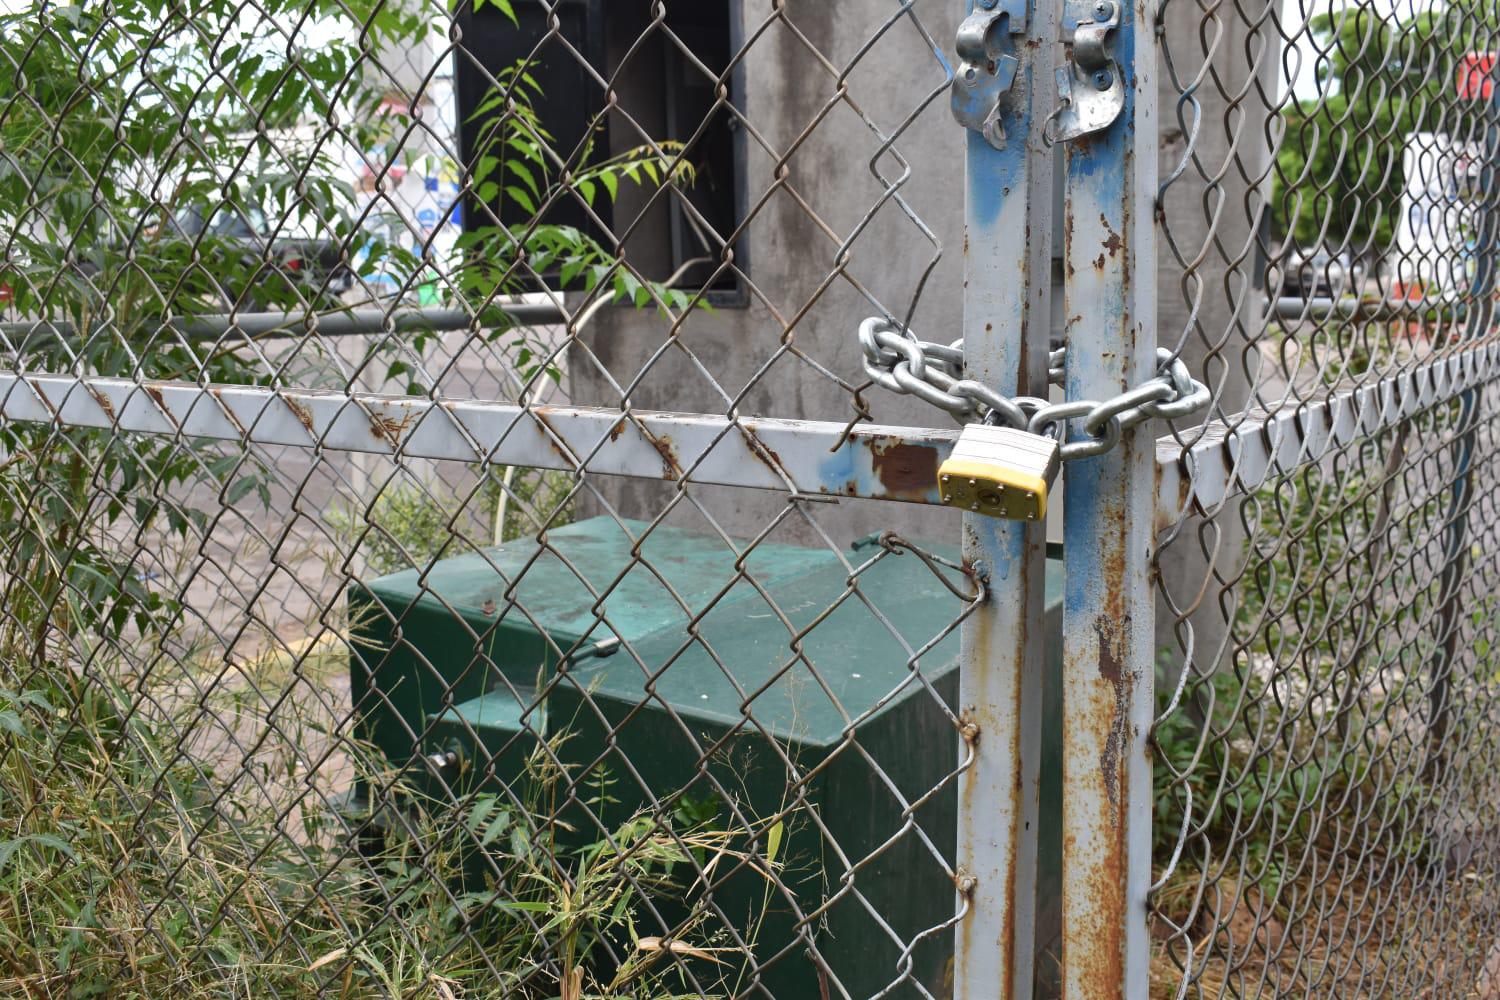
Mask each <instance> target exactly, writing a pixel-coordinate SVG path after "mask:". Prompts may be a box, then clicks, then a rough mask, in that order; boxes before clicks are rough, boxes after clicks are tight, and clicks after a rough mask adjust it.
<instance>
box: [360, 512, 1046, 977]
mask: <svg viewBox="0 0 1500 1000" xmlns="http://www.w3.org/2000/svg"><path fill="white" fill-rule="evenodd" d="M647 532H648V526H647V525H645V524H643V523H640V522H634V521H616V520H615V519H613V518H593V519H590V520H587V521H583V522H580V523H577V524H573V525H569V526H567V527H564V528H559V529H556V530H553V531H550V532H548V534H547V541H546V545H545V546H542V545H539V544H538V543H537V542H536V541H535V540H532V539H528V540H525V541H518V542H512V543H508V544H506V545H503V546H499V547H497V548H493V549H486V550H484V551H482V552H477V553H473V554H470V555H464V556H460V557H456V558H452V559H447V560H443V561H440V562H438V563H437V564H435V565H433V566H432V567H430V568H428V569H427V570H425V571H422V572H419V571H416V570H412V571H407V572H403V573H396V574H393V575H391V576H387V577H383V578H380V579H378V580H374V581H372V582H369V583H367V584H362V585H355V586H353V587H351V588H350V591H349V595H348V597H349V602H350V607H351V615H352V618H353V621H354V622H355V632H356V637H357V638H356V642H355V651H356V654H357V655H355V656H353V657H352V658H351V675H352V676H351V682H352V691H353V697H354V704H355V706H356V710H357V711H358V713H359V716H360V720H361V727H362V732H363V734H364V735H365V737H366V738H368V739H369V740H370V741H371V742H373V743H374V744H375V745H376V746H377V747H378V748H379V749H380V750H381V751H382V752H383V753H384V754H385V756H386V757H387V759H388V760H389V761H390V762H391V763H392V764H393V765H394V766H398V767H405V768H407V770H408V773H409V774H410V775H411V776H412V778H413V780H415V781H416V782H418V783H426V784H428V785H434V786H436V787H438V788H444V787H446V788H463V789H465V790H470V789H473V788H476V787H479V788H482V787H484V786H485V785H486V784H487V783H496V782H503V783H505V784H507V785H510V786H512V787H513V786H514V783H515V782H516V781H517V780H518V779H519V778H520V776H521V774H522V772H523V768H524V765H525V761H526V759H527V757H528V755H529V754H530V753H531V751H532V750H533V749H534V747H535V746H536V741H537V739H538V738H539V736H545V737H549V738H550V737H552V736H554V735H556V734H558V733H566V734H567V736H568V738H567V740H566V741H565V742H563V744H562V751H561V753H562V755H563V759H564V761H565V762H566V763H569V764H571V765H575V766H576V767H578V768H579V773H592V774H598V775H602V774H607V775H608V776H609V779H610V782H611V784H610V789H609V790H610V796H611V798H612V799H613V800H614V801H613V802H611V803H610V805H609V808H610V809H613V810H615V811H614V812H613V813H611V814H609V815H605V816H602V817H599V819H600V820H602V821H603V823H604V824H605V825H606V826H608V825H611V824H615V823H618V822H621V821H623V820H624V819H626V818H628V817H629V816H630V815H631V814H633V813H634V812H636V811H638V810H640V809H642V808H647V807H650V806H651V805H653V804H654V803H661V802H663V801H668V802H670V801H673V800H674V797H676V796H679V795H685V796H686V797H687V798H688V799H689V800H691V801H695V802H700V803H702V802H709V803H714V804H716V805H717V808H718V810H719V812H718V817H719V822H720V823H722V824H723V825H724V826H725V827H727V828H740V827H741V825H742V824H741V820H749V821H751V822H754V823H757V824H760V825H761V827H762V828H763V827H764V826H766V825H769V823H770V822H771V821H773V820H774V818H775V817H783V818H784V820H783V826H782V831H783V832H782V836H783V840H782V843H781V845H780V847H779V849H778V857H777V861H778V863H780V864H781V865H782V866H783V867H782V868H781V870H780V871H779V873H778V877H779V880H780V882H781V883H782V884H783V885H784V886H785V887H786V891H781V890H775V889H773V890H772V891H770V892H769V894H768V892H767V883H766V881H765V880H764V879H763V878H762V877H761V876H759V875H757V874H756V873H755V872H754V871H752V870H749V869H748V868H743V867H742V868H741V870H740V871H738V872H736V873H735V874H733V875H730V876H728V877H726V878H725V879H724V881H723V884H721V885H717V886H716V887H715V890H714V894H713V898H714V902H715V904H716V905H717V906H718V908H719V914H718V916H719V917H720V920H721V922H722V925H724V926H732V927H737V928H741V929H743V928H744V926H745V925H746V923H747V921H751V920H752V919H753V918H754V917H755V916H758V917H759V919H758V920H755V921H754V922H755V925H756V926H757V927H758V931H757V933H756V934H755V937H754V940H753V942H751V945H752V947H753V950H754V953H755V956H756V959H757V961H758V962H759V963H760V964H761V965H762V966H764V971H763V973H762V982H763V984H764V986H765V988H766V990H767V991H769V993H770V994H771V995H773V996H778V997H781V996H786V997H801V996H808V997H817V996H820V995H829V996H832V995H838V990H837V989H836V988H834V987H833V986H832V985H831V983H830V984H829V985H828V988H827V990H826V991H824V990H823V988H822V985H821V984H820V981H819V980H820V977H822V976H826V975H829V974H831V975H832V976H834V977H836V978H837V981H838V982H839V983H841V984H842V985H843V987H844V989H846V990H847V991H848V993H849V995H851V996H854V997H860V996H872V995H875V994H877V993H880V992H881V991H882V990H883V989H885V988H886V987H887V986H889V985H890V984H891V983H892V982H895V981H896V980H897V979H898V978H900V977H901V975H902V974H903V971H904V970H906V969H908V968H909V969H910V973H911V976H912V977H913V978H915V979H916V980H917V981H919V982H920V983H922V985H923V986H924V987H925V988H926V989H927V990H928V991H929V992H931V993H932V994H933V995H935V996H944V995H948V994H950V993H951V963H950V958H951V955H952V950H953V941H952V934H951V932H947V931H945V932H937V933H930V934H926V935H924V934H923V932H924V931H929V930H931V929H933V928H936V927H938V926H940V925H942V924H943V923H944V922H945V921H947V920H948V919H949V918H950V917H951V915H952V912H953V904H954V896H953V888H952V882H951V880H950V878H949V876H948V875H947V872H946V870H945V864H944V862H946V866H947V867H950V868H951V866H952V863H953V853H954V844H955V842H956V836H957V835H956V822H955V815H956V808H957V793H956V776H955V771H956V769H957V767H958V761H959V742H960V741H959V739H958V736H957V733H956V729H955V727H954V725H953V721H952V719H951V718H950V716H949V712H950V711H954V710H956V707H957V704H958V671H957V666H958V632H957V629H952V628H951V626H952V625H953V622H954V620H955V618H956V617H957V615H958V613H959V611H960V610H961V607H962V602H961V601H960V599H959V598H958V597H956V596H955V595H954V593H953V592H952V591H951V590H949V589H948V587H947V586H945V585H944V583H943V581H942V580H940V579H939V578H938V577H937V576H936V575H934V573H933V572H932V571H931V570H930V569H929V568H928V567H927V566H926V565H924V564H923V563H922V562H921V561H919V560H918V559H916V558H914V557H911V556H902V555H894V554H893V555H890V556H887V557H886V558H884V559H882V560H880V561H879V562H878V563H876V564H875V565H874V566H873V567H871V568H869V569H867V570H866V571H864V572H863V573H860V574H859V575H858V577H857V578H856V579H857V586H851V583H850V572H849V568H848V567H851V566H852V567H859V566H861V565H862V564H864V563H865V562H867V561H868V560H869V559H870V557H871V556H872V555H874V554H875V553H876V552H877V551H878V549H873V548H870V547H863V548H860V547H858V546H857V547H856V551H851V552H849V553H846V554H844V557H843V558H840V556H839V554H836V553H834V552H831V551H828V550H826V549H822V550H817V549H808V548H803V547H799V546H792V545H783V544H775V543H770V542H762V543H760V544H758V545H756V546H754V547H753V548H750V549H749V551H748V553H746V554H745V555H744V556H743V558H742V559H739V560H738V561H737V557H736V555H735V551H736V550H739V551H743V550H744V548H745V546H744V544H743V543H733V544H734V548H731V543H729V542H726V540H725V539H723V538H722V537H719V536H715V535H709V534H698V533H694V532H688V531H683V530H680V529H677V528H671V527H657V528H655V529H650V530H649V534H648V533H647ZM642 536H644V541H641V542H639V548H638V549H637V544H638V543H637V540H638V539H641V538H642ZM636 551H638V552H639V558H636V557H635V556H634V555H633V553H634V552H636ZM947 554H949V555H952V553H947ZM846 562H847V565H846ZM952 579H953V581H954V582H955V583H956V585H959V586H960V588H961V587H962V585H963V581H962V578H961V577H959V576H958V574H957V573H953V574H952ZM1061 591H1062V584H1061V564H1060V563H1059V562H1058V561H1056V560H1051V559H1049V561H1048V567H1047V594H1048V622H1047V625H1048V632H1049V635H1056V634H1057V630H1058V628H1059V627H1060V599H1061ZM1048 646H1049V650H1050V653H1049V668H1050V670H1049V672H1050V674H1051V676H1052V678H1053V680H1054V681H1055V678H1056V676H1057V672H1058V650H1057V643H1055V642H1049V643H1048ZM914 663H915V664H916V665H917V666H916V669H913V664H914ZM1049 686H1050V687H1051V688H1052V690H1049V691H1048V697H1047V705H1046V707H1045V714H1046V716H1047V717H1048V719H1050V720H1051V722H1050V723H1049V724H1046V725H1044V728H1045V729H1046V730H1047V731H1048V733H1049V734H1050V736H1052V737H1055V735H1056V733H1057V730H1058V726H1057V725H1056V717H1057V715H1058V704H1057V702H1058V699H1057V695H1056V691H1055V683H1053V684H1051V685H1049ZM538 691H541V692H542V694H541V695H540V696H539V695H538V694H537V692H538ZM517 695H519V698H518V697H517ZM1055 742H1056V741H1055V739H1052V740H1050V742H1049V747H1048V750H1047V752H1045V753H1044V759H1043V774H1042V784H1043V815H1042V831H1043V842H1042V846H1043V850H1042V857H1041V859H1040V862H1041V867H1042V875H1041V883H1042V884H1041V889H1040V892H1041V896H1042V898H1041V899H1039V906H1038V910H1039V927H1038V930H1039V932H1040V933H1039V939H1040V940H1039V942H1038V944H1039V951H1043V952H1045V950H1046V948H1048V947H1049V946H1050V945H1051V944H1052V942H1051V940H1050V938H1051V934H1050V933H1049V931H1048V928H1047V924H1048V922H1049V920H1050V919H1051V917H1050V914H1051V912H1052V911H1053V910H1055V906H1052V905H1049V904H1050V902H1051V901H1052V900H1055V898H1056V884H1057V882H1056V880H1057V867H1058V863H1059V862H1060V858H1059V856H1058V851H1057V848H1056V844H1055V843H1051V842H1049V841H1055V836H1052V837H1049V836H1048V834H1049V832H1052V831H1055V830H1056V829H1057V827H1056V825H1055V824H1056V816H1057V815H1058V813H1059V810H1060V801H1059V799H1058V794H1057V793H1058V789H1059V786H1060V774H1059V771H1060V762H1059V757H1058V752H1057V747H1056V746H1055ZM444 762H449V763H447V764H445V763H444ZM445 772H446V773H445ZM495 787H497V788H498V785H496V786H495ZM934 789H936V790H937V791H936V792H935V793H934ZM765 848H766V844H765V840H764V839H762V840H761V841H760V843H759V844H758V845H757V849H758V850H765ZM939 857H941V858H942V859H944V861H939ZM664 915H665V916H667V917H669V918H670V917H671V914H670V913H664ZM654 932H655V929H654V928H653V929H652V930H650V931H646V932H645V933H654ZM799 934H800V935H801V936H802V937H804V938H806V939H810V940H811V941H812V942H813V944H814V946H815V947H814V948H809V947H807V946H806V944H805V942H804V941H802V940H799ZM913 941H916V942H917V943H916V945H915V947H913V948H911V949H910V951H909V952H908V953H903V949H905V947H906V946H907V945H908V944H910V943H911V942H913ZM1044 958H1045V956H1044ZM889 995H891V996H916V995H918V991H917V990H916V989H915V988H914V987H913V986H912V985H911V984H910V983H903V984H902V985H901V986H900V987H898V988H897V989H896V990H895V991H893V992H892V993H891V994H889Z"/></svg>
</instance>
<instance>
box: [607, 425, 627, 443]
mask: <svg viewBox="0 0 1500 1000" xmlns="http://www.w3.org/2000/svg"><path fill="white" fill-rule="evenodd" d="M624 433H625V421H623V420H621V421H618V422H616V424H615V425H614V426H613V427H611V428H610V429H609V439H610V441H612V442H613V441H618V440H620V435H621V434H624Z"/></svg>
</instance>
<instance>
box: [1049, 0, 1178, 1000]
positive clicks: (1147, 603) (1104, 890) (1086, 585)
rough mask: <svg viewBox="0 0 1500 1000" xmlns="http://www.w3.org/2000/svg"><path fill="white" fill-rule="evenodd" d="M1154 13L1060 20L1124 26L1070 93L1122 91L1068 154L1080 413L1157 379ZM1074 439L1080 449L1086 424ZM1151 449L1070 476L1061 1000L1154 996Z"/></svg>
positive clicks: (1137, 443)
mask: <svg viewBox="0 0 1500 1000" xmlns="http://www.w3.org/2000/svg"><path fill="white" fill-rule="evenodd" d="M1155 10H1156V5H1155V4H1149V3H1142V4H1130V3H1121V4H1119V5H1118V7H1116V6H1114V4H1113V0H1098V2H1096V0H1087V2H1080V0H1070V2H1068V3H1067V4H1065V6H1064V10H1063V31H1064V34H1065V36H1067V35H1069V34H1070V33H1071V32H1072V31H1073V30H1074V29H1075V28H1077V26H1078V25H1079V23H1080V21H1085V20H1087V21H1095V22H1099V21H1104V20H1108V19H1109V18H1111V17H1113V16H1115V14H1116V13H1117V14H1118V17H1119V22H1118V26H1117V27H1116V28H1115V30H1114V31H1113V32H1111V33H1110V36H1108V37H1110V38H1111V39H1112V42H1111V43H1110V44H1108V45H1107V51H1108V52H1109V53H1110V54H1111V55H1112V56H1113V59H1114V60H1115V63H1116V65H1114V66H1112V67H1110V68H1109V69H1100V70H1090V71H1089V72H1088V73H1087V74H1085V77H1084V79H1083V80H1081V81H1075V85H1074V87H1073V93H1074V94H1075V95H1084V96H1089V97H1091V96H1093V95H1085V94H1084V92H1085V91H1086V90H1087V88H1088V87H1090V86H1093V87H1094V88H1095V90H1096V91H1099V92H1103V91H1105V90H1107V88H1108V87H1110V86H1113V84H1114V83H1115V82H1116V81H1117V80H1118V81H1120V82H1121V83H1122V84H1123V88H1124V107H1123V110H1122V111H1121V113H1120V114H1119V116H1118V117H1116V118H1115V119H1114V120H1113V123H1112V124H1110V125H1109V126H1108V127H1106V128H1104V129H1103V130H1102V131H1098V132H1095V133H1093V134H1089V135H1084V136H1081V137H1079V138H1077V139H1074V140H1072V141H1070V142H1068V144H1067V147H1066V154H1067V155H1066V161H1065V162H1066V171H1065V174H1066V184H1067V188H1066V207H1065V213H1066V215H1065V219H1064V224H1063V232H1064V239H1065V245H1064V275H1065V283H1066V284H1065V287H1066V293H1065V303H1066V306H1065V309H1066V311H1065V315H1066V316H1067V324H1068V325H1067V344H1068V366H1067V368H1068V370H1067V395H1068V399H1070V400H1086V399H1088V400H1103V399H1107V398H1109V397H1111V396H1114V395H1116V394H1118V393H1120V392H1122V391H1123V390H1125V389H1126V388H1129V387H1134V386H1138V385H1140V384H1141V383H1142V382H1144V381H1146V380H1147V379H1149V378H1150V377H1151V376H1152V375H1153V374H1155V349H1156V251H1155V239H1154V229H1153V227H1154V214H1155V197H1156V139H1157V131H1156V129H1157V123H1156V80H1155V69H1156V59H1155V37H1154V32H1153V24H1152V18H1153V17H1154V13H1155ZM1083 37H1084V36H1083V33H1082V32H1080V33H1079V40H1081V39H1082V38H1083ZM1082 48H1083V47H1082V46H1081V45H1078V44H1075V45H1074V46H1072V52H1071V54H1072V55H1073V56H1074V57H1081V56H1083V54H1084V53H1083V52H1082V51H1081V50H1082ZM1095 54H1097V52H1096V53H1095ZM1080 64H1081V59H1080ZM1077 103H1078V101H1077V100H1075V106H1077ZM1069 435H1070V437H1072V438H1074V439H1079V438H1082V437H1083V436H1084V434H1083V430H1082V427H1081V425H1074V426H1071V427H1070V430H1069ZM1153 451H1154V448H1153V437H1152V427H1151V424H1150V423H1149V422H1147V423H1145V424H1142V425H1140V426H1139V427H1137V428H1136V429H1135V430H1133V431H1127V432H1125V434H1124V437H1123V439H1122V440H1121V441H1120V443H1119V444H1118V445H1117V446H1116V447H1115V448H1113V449H1112V450H1110V451H1108V452H1106V453H1105V454H1103V455H1099V456H1096V457H1093V458H1087V459H1082V460H1078V461H1073V462H1069V463H1067V464H1066V466H1065V469H1064V475H1065V485H1066V489H1067V500H1066V505H1065V506H1066V510H1065V526H1064V544H1065V547H1066V549H1065V551H1066V559H1067V583H1066V589H1065V591H1064V605H1063V715H1064V725H1063V744H1064V746H1063V953H1062V965H1063V995H1064V996H1065V997H1068V998H1076V1000H1085V998H1087V1000H1108V998H1112V997H1132V998H1135V997H1140V998H1144V997H1145V996H1146V994H1147V971H1148V966H1149V960H1150V941H1149V939H1148V937H1147V922H1146V916H1147V909H1146V894H1147V890H1148V888H1149V886H1150V881H1151V760H1150V756H1149V753H1148V750H1147V744H1146V737H1147V734H1148V732H1149V729H1150V726H1151V722H1152V715H1153V712H1152V709H1153V704H1152V689H1153V676H1152V671H1153V651H1152V645H1153V641H1154V639H1153V633H1154V628H1153V624H1154V622H1153V618H1154V615H1153V610H1154V594H1153V590H1152V586H1151V581H1150V574H1149V571H1150V565H1151V551H1152V516H1153V507H1154V499H1155V478H1154V473H1153Z"/></svg>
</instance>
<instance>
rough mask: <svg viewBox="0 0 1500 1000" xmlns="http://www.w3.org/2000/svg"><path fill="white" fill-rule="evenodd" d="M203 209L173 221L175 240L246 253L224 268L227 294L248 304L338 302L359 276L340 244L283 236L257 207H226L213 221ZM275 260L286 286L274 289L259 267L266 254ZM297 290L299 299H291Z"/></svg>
mask: <svg viewBox="0 0 1500 1000" xmlns="http://www.w3.org/2000/svg"><path fill="white" fill-rule="evenodd" d="M206 215H207V213H206V212H205V211H204V209H202V208H201V207H191V208H185V209H181V210H180V211H178V212H177V214H176V216H174V217H173V219H172V222H171V230H172V232H171V234H170V235H171V236H173V237H176V238H180V239H184V240H191V241H199V240H203V241H204V242H207V243H208V244H209V245H210V246H212V247H213V248H214V250H213V254H214V255H222V254H224V253H225V252H226V249H231V250H232V249H237V248H242V249H243V253H242V256H241V257H240V259H239V260H238V261H235V262H233V266H229V267H226V268H221V269H218V270H221V271H223V272H225V273H226V275H227V276H228V277H227V283H226V284H225V287H224V294H225V296H226V297H227V298H230V299H233V300H236V301H237V302H238V303H239V304H240V305H241V306H244V305H246V304H250V305H254V306H259V307H270V308H276V307H278V306H283V305H298V304H300V303H298V302H295V301H290V302H288V301H285V300H289V299H290V300H295V299H297V298H298V297H301V298H304V299H305V298H312V297H316V298H317V299H319V300H325V301H326V300H331V299H336V298H337V297H338V296H340V295H342V294H344V293H345V292H347V291H348V290H349V289H350V288H351V287H353V285H354V274H353V272H352V271H350V270H349V268H348V267H347V266H345V264H344V254H343V248H342V245H341V244H340V243H339V242H338V241H336V240H328V239H315V238H307V237H290V236H285V235H278V234H277V233H276V231H275V228H274V227H273V226H271V225H270V224H268V223H267V221H266V217H265V213H264V212H262V211H261V210H260V209H258V208H255V207H254V206H251V207H248V208H238V207H231V206H227V205H226V206H221V207H220V208H219V209H218V210H217V211H215V212H214V213H213V215H212V217H211V218H205V216H206ZM267 249H269V251H270V254H269V256H270V257H271V259H272V260H273V261H274V266H275V267H276V269H277V273H278V274H280V275H282V276H284V277H285V278H286V279H287V285H286V286H284V287H282V288H277V287H274V283H273V282H272V281H271V280H270V279H269V278H268V276H267V275H266V273H265V271H264V269H262V268H260V267H259V264H258V262H259V261H260V260H261V259H262V257H263V256H265V255H266V251H267ZM237 272H242V273H243V274H245V275H247V276H248V275H255V276H256V278H255V281H256V287H237V286H238V285H240V284H241V282H239V281H237V280H236V278H235V274H236V273H237ZM292 289H295V291H296V293H297V294H296V295H293V294H292Z"/></svg>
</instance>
